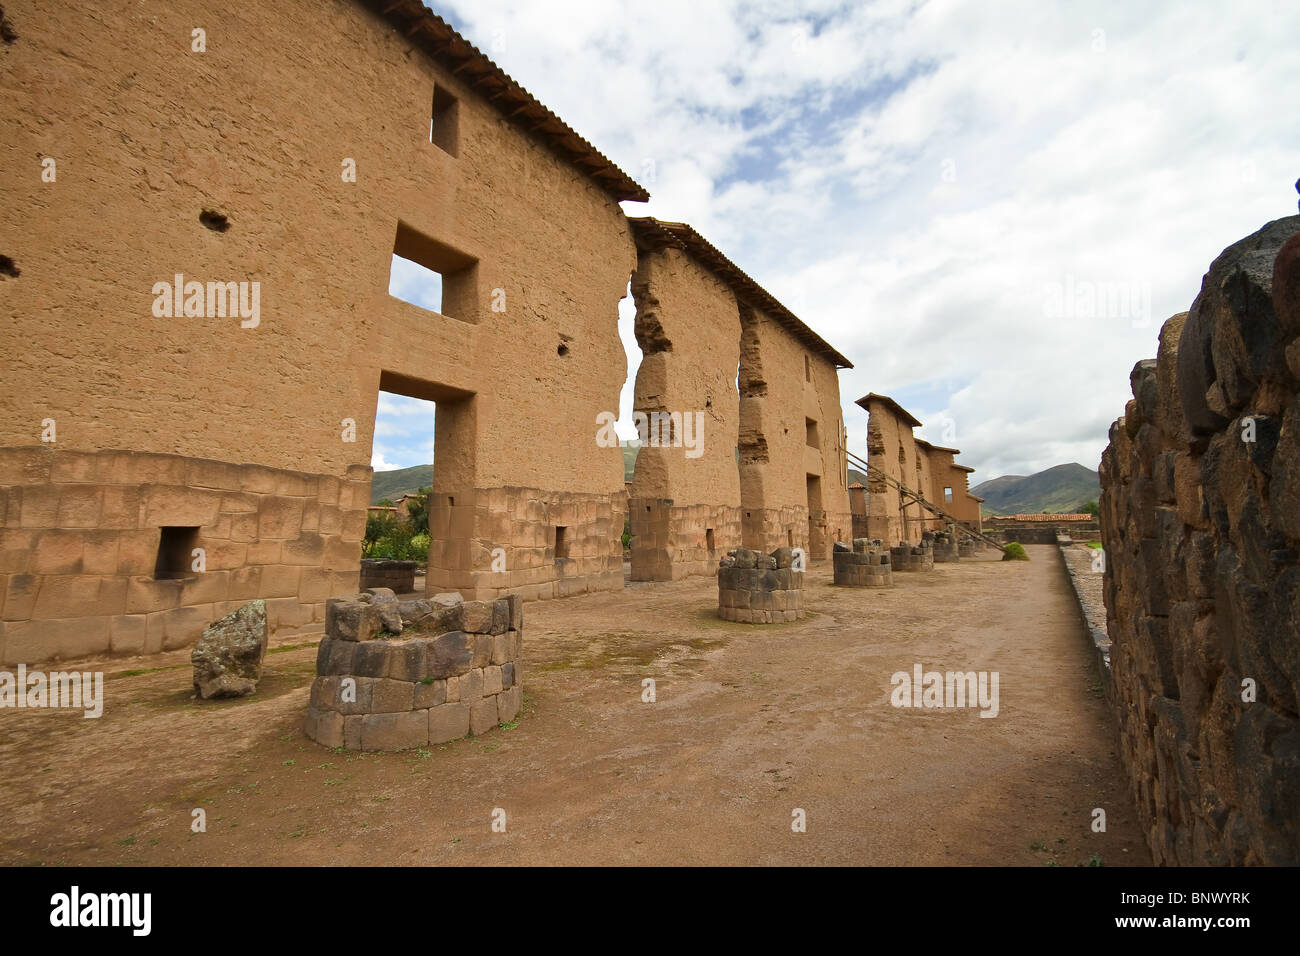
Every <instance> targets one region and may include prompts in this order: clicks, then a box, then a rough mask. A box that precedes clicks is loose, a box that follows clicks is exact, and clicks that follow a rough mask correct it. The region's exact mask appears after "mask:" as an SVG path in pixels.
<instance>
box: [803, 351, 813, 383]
mask: <svg viewBox="0 0 1300 956" xmlns="http://www.w3.org/2000/svg"><path fill="white" fill-rule="evenodd" d="M803 380H804V381H805V382H811V381H812V359H811V358H809V357H808V356H807V355H805V356H804V357H803Z"/></svg>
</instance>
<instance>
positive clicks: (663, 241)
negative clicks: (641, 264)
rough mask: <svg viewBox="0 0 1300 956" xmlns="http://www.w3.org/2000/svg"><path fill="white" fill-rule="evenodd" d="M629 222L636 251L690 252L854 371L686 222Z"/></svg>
mask: <svg viewBox="0 0 1300 956" xmlns="http://www.w3.org/2000/svg"><path fill="white" fill-rule="evenodd" d="M628 222H629V223H631V225H632V235H633V236H635V237H636V242H637V246H638V247H639V248H642V249H651V250H655V249H662V248H664V247H665V246H672V247H674V248H677V249H681V250H683V251H685V252H688V253H690V255H691V256H693V257H694V258H695V259H696V260H697V261H698V262H699V263H700V264H701V265H703V266H704V267H705V268H706V269H708V270H709V271H710V272H712V273H713V274H714V275H716V276H717V277H718V278H719V279H721V280H722V281H723V282H725V283H726V284H727V285H728V286H730V287H731V290H732V291H733V292H734V293H735V294H736V297H737V298H739V299H741V300H743V301H745V302H747V303H748V304H750V305H752V306H755V307H757V308H759V309H762V310H763V312H764V313H766V314H767V315H770V316H771V317H772V318H773V319H775V320H776V321H777V322H779V323H780V324H781V325H782V326H784V327H785V328H786V330H787V331H789V332H791V333H792V334H793V335H794V337H795V338H796V339H798V340H799V341H800V342H802V343H803V344H804V345H806V346H807V347H808V348H809V349H811V350H812V351H814V352H816V353H818V354H819V355H822V356H824V357H825V358H827V359H829V360H830V361H831V362H833V363H834V364H835V365H836V366H837V367H838V368H853V363H852V362H850V361H849V360H848V359H846V358H845V357H844V356H843V355H841V354H840V353H839V352H837V351H835V349H833V348H831V346H830V344H829V343H828V342H827V341H826V340H825V339H823V338H822V337H821V336H820V335H818V334H817V333H816V332H814V331H813V330H812V329H810V328H808V326H807V325H805V324H804V323H803V322H801V321H800V320H799V318H798V317H797V316H796V315H795V314H794V313H793V312H791V311H790V310H789V309H787V308H786V307H785V306H783V305H782V304H781V303H780V302H778V301H777V300H776V299H775V298H774V297H773V295H772V294H771V293H770V292H768V291H767V290H766V289H764V288H763V287H762V286H761V285H759V284H758V283H757V282H755V281H754V280H753V279H751V278H750V277H749V276H748V275H746V274H745V272H744V271H743V270H742V269H741V268H740V267H739V266H737V265H736V264H735V263H734V262H732V261H731V260H730V259H728V258H727V257H726V256H724V255H723V254H722V253H721V252H720V251H718V249H717V247H715V246H714V245H713V244H712V243H711V242H709V240H707V239H705V238H704V237H703V236H701V235H700V234H699V233H698V232H696V231H695V230H694V229H692V228H691V227H690V226H688V225H686V223H684V222H664V221H662V220H659V219H653V218H651V217H649V216H645V217H640V218H635V217H634V218H630V219H628Z"/></svg>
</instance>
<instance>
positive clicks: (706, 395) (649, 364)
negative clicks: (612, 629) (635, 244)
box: [628, 247, 741, 581]
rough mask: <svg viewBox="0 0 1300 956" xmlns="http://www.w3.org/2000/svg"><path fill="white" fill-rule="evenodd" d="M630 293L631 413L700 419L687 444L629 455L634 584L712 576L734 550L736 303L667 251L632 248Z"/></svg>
mask: <svg viewBox="0 0 1300 956" xmlns="http://www.w3.org/2000/svg"><path fill="white" fill-rule="evenodd" d="M632 293H633V296H634V297H635V299H636V306H637V313H636V326H635V330H636V337H637V343H638V345H639V346H640V348H641V353H642V359H641V365H640V368H639V369H638V370H637V376H636V389H635V401H634V405H633V408H634V409H635V410H637V411H640V412H647V413H653V412H667V413H677V414H679V415H683V416H684V415H691V416H693V419H694V421H695V422H697V423H698V424H697V426H696V427H695V428H694V429H693V430H690V431H686V433H685V434H684V436H683V442H684V440H685V439H689V438H693V439H694V440H695V444H696V446H697V447H695V448H688V447H686V446H685V444H684V443H683V442H678V443H676V444H669V445H668V446H667V447H663V446H662V444H661V446H660V447H652V446H646V445H643V447H642V448H641V449H640V450H639V451H638V452H637V459H636V470H635V472H634V474H633V477H632V487H631V491H630V497H629V502H628V515H629V518H630V523H631V531H632V545H631V552H632V580H634V581H668V580H676V579H679V578H682V577H685V576H687V575H689V574H713V573H714V571H715V570H716V568H717V563H718V559H719V558H720V557H721V556H722V555H723V554H725V553H726V552H727V551H728V550H730V549H731V548H736V547H739V546H740V544H741V528H740V525H741V522H740V474H739V470H738V468H737V462H736V446H737V434H738V430H739V419H740V409H739V398H738V395H737V391H736V367H737V365H738V363H739V360H740V314H739V311H738V308H737V303H736V297H735V294H734V293H733V292H732V290H731V289H730V287H728V286H727V284H726V283H724V282H723V281H722V280H721V279H719V278H718V277H717V276H715V275H714V274H713V273H711V272H709V271H708V270H707V269H705V268H704V267H703V266H702V265H700V264H698V263H697V262H695V261H694V259H693V258H692V257H691V256H690V255H688V254H687V253H686V252H683V251H682V250H680V249H675V248H671V247H668V248H664V249H660V250H657V251H647V250H642V251H640V252H639V254H638V258H637V271H636V273H635V274H634V275H633V277H632ZM684 424H685V423H684ZM656 437H657V440H659V441H660V442H662V439H663V438H664V436H663V435H658V436H656Z"/></svg>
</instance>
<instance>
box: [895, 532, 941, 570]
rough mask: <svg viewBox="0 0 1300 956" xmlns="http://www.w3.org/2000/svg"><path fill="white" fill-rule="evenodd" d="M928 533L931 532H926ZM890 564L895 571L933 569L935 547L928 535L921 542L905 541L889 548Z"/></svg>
mask: <svg viewBox="0 0 1300 956" xmlns="http://www.w3.org/2000/svg"><path fill="white" fill-rule="evenodd" d="M926 534H927V535H928V534H929V532H926ZM889 560H890V564H892V565H893V568H894V570H895V571H933V570H934V548H933V547H932V546H931V544H930V539H929V538H928V537H927V538H925V539H923V540H922V541H921V543H920V544H907V543H906V542H904V543H903V544H900V545H899V546H898V547H896V548H890V549H889Z"/></svg>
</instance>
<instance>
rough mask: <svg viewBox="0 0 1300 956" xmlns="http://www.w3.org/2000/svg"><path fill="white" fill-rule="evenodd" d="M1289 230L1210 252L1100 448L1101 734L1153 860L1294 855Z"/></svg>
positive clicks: (1292, 235) (1299, 331)
mask: <svg viewBox="0 0 1300 956" xmlns="http://www.w3.org/2000/svg"><path fill="white" fill-rule="evenodd" d="M1297 232H1300V216H1291V217H1288V218H1286V219H1280V220H1277V221H1276V222H1272V223H1269V224H1268V225H1267V226H1265V227H1264V228H1263V229H1261V230H1260V231H1259V232H1256V233H1255V234H1253V235H1251V236H1249V237H1247V238H1246V239H1243V240H1241V241H1240V242H1238V243H1235V244H1234V245H1232V246H1230V247H1228V248H1227V249H1226V250H1224V252H1223V253H1222V254H1221V255H1220V256H1219V257H1218V258H1217V259H1216V260H1215V261H1214V263H1213V264H1212V265H1211V267H1210V271H1209V272H1208V273H1207V274H1206V276H1205V280H1204V282H1203V283H1202V286H1201V291H1200V294H1199V295H1198V296H1197V298H1196V300H1195V302H1193V303H1192V307H1191V311H1190V312H1189V313H1183V314H1181V315H1176V316H1174V317H1173V318H1171V319H1170V320H1169V321H1168V322H1166V323H1165V326H1164V328H1163V329H1162V330H1161V333H1160V347H1159V351H1158V354H1157V357H1156V359H1155V361H1143V362H1139V363H1138V364H1137V365H1136V366H1135V367H1134V369H1133V373H1132V376H1131V383H1132V386H1133V395H1134V398H1133V400H1132V401H1130V402H1129V403H1128V405H1127V406H1126V408H1125V412H1124V416H1123V417H1122V418H1120V419H1119V420H1118V421H1117V422H1116V423H1115V424H1114V425H1113V426H1112V427H1111V430H1110V445H1109V446H1108V447H1107V449H1106V451H1105V453H1104V454H1103V455H1102V460H1101V498H1100V501H1099V505H1100V509H1101V536H1102V541H1103V544H1104V546H1105V560H1106V577H1105V601H1106V614H1107V627H1108V630H1109V633H1110V638H1111V641H1112V645H1111V666H1112V674H1111V678H1112V679H1111V684H1112V688H1113V691H1112V692H1113V695H1114V703H1115V709H1116V716H1117V721H1118V728H1119V743H1120V754H1121V756H1122V758H1123V760H1124V763H1125V766H1126V768H1127V770H1128V773H1129V776H1130V782H1131V787H1132V791H1133V794H1134V796H1135V798H1136V803H1137V807H1138V812H1139V816H1140V818H1141V821H1142V824H1143V826H1144V827H1145V828H1146V831H1147V838H1148V842H1149V843H1150V845H1151V849H1152V852H1153V854H1154V856H1155V860H1156V862H1157V863H1159V864H1182V865H1186V864H1232V865H1240V864H1291V865H1295V864H1297V863H1300V719H1298V718H1297V701H1298V699H1300V636H1298V635H1300V628H1298V627H1297V624H1298V622H1300V238H1297V237H1296V233H1297ZM1288 239H1289V240H1290V241H1289V242H1288ZM1284 243H1286V245H1285V246H1284V245H1283V244H1284ZM1279 250H1281V251H1280V252H1279ZM1251 423H1253V424H1251Z"/></svg>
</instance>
